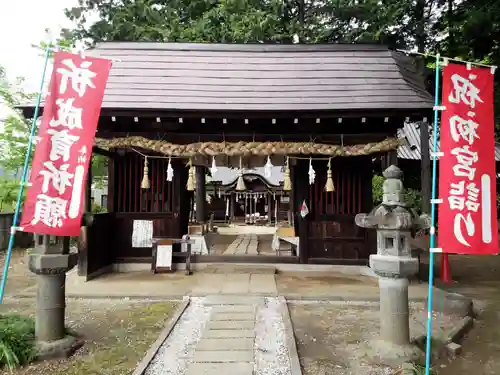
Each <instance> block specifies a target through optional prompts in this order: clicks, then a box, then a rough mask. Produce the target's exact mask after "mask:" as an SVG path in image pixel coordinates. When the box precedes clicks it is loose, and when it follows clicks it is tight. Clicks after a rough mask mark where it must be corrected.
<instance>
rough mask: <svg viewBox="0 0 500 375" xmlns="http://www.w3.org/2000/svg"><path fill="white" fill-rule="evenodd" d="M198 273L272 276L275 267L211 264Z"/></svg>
mask: <svg viewBox="0 0 500 375" xmlns="http://www.w3.org/2000/svg"><path fill="white" fill-rule="evenodd" d="M198 272H204V273H238V274H258V275H274V274H275V273H276V267H274V266H270V265H254V264H252V265H236V264H230V263H228V264H225V263H212V264H208V265H207V266H206V267H204V268H203V269H201V270H200V271H198Z"/></svg>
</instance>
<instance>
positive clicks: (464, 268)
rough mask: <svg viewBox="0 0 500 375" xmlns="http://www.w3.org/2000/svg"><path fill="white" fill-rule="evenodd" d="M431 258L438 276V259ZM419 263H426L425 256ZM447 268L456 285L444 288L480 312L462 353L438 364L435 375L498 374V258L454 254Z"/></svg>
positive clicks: (499, 350) (499, 329) (499, 275)
mask: <svg viewBox="0 0 500 375" xmlns="http://www.w3.org/2000/svg"><path fill="white" fill-rule="evenodd" d="M435 258H436V268H435V270H436V272H437V275H439V273H438V272H439V266H440V257H439V256H436V257H435ZM423 261H424V262H425V264H428V256H425V257H424V259H423ZM450 266H451V267H450V268H451V274H452V277H453V279H454V280H455V281H456V283H453V284H452V285H446V286H444V287H446V288H447V289H449V290H451V291H456V292H458V293H461V294H464V295H466V296H468V297H470V298H473V299H474V300H475V301H476V306H478V307H479V308H480V309H481V311H480V314H479V316H478V319H477V320H476V322H475V326H474V328H473V329H472V331H471V332H470V333H469V335H468V336H467V337H465V339H464V340H463V342H462V346H463V351H462V354H461V355H460V356H459V357H458V358H457V359H455V360H453V361H447V360H443V361H440V362H439V363H438V374H439V375H462V374H463V375H466V374H467V375H469V374H474V375H493V374H500V326H499V324H498V322H499V321H500V256H463V255H460V256H459V255H454V256H450ZM438 282H439V281H438Z"/></svg>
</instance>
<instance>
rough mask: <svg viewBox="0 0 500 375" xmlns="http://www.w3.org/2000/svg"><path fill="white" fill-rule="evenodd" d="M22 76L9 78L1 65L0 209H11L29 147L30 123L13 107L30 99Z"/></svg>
mask: <svg viewBox="0 0 500 375" xmlns="http://www.w3.org/2000/svg"><path fill="white" fill-rule="evenodd" d="M22 83H23V80H22V79H17V80H16V81H15V82H10V81H9V80H8V79H7V76H6V73H5V71H4V69H2V67H0V106H3V110H4V111H5V117H4V118H2V119H0V122H1V123H2V135H1V137H0V168H1V169H2V175H1V176H0V211H12V210H13V209H14V206H15V202H16V201H17V195H18V191H19V186H20V185H19V183H20V178H21V175H22V170H23V166H24V161H25V158H26V153H27V151H28V150H27V149H28V139H29V134H30V125H31V124H30V123H29V122H28V121H26V119H25V118H24V117H23V116H22V114H21V113H20V112H19V111H16V110H15V109H14V108H15V106H16V105H19V104H20V103H21V102H25V101H27V100H31V99H33V95H30V94H27V93H25V92H24V90H23V89H22Z"/></svg>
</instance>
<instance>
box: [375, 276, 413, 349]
mask: <svg viewBox="0 0 500 375" xmlns="http://www.w3.org/2000/svg"><path fill="white" fill-rule="evenodd" d="M379 287H380V316H381V317H384V318H381V319H380V339H381V340H383V341H389V342H392V343H393V344H396V345H407V344H409V343H410V325H409V317H410V315H409V310H408V279H393V278H390V277H380V278H379Z"/></svg>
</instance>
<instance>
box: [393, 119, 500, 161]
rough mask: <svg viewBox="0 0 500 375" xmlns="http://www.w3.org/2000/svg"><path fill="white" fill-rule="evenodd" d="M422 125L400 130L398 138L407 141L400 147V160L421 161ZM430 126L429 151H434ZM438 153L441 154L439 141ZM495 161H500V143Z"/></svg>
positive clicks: (407, 124) (408, 126)
mask: <svg viewBox="0 0 500 375" xmlns="http://www.w3.org/2000/svg"><path fill="white" fill-rule="evenodd" d="M419 126H421V123H420V124H417V123H405V124H404V126H403V128H400V129H398V138H399V139H403V140H405V141H406V143H405V144H402V145H401V146H399V147H398V158H400V159H407V160H420V158H421V150H420V127H419ZM428 126H429V150H430V151H433V150H434V138H433V129H432V124H428ZM436 151H437V152H439V139H438V140H437V150H436ZM495 160H496V161H497V162H498V161H500V143H495Z"/></svg>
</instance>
